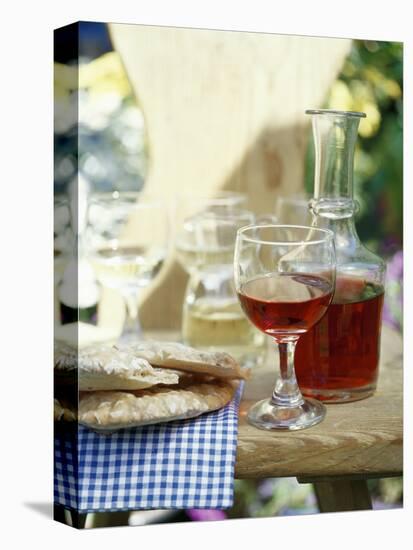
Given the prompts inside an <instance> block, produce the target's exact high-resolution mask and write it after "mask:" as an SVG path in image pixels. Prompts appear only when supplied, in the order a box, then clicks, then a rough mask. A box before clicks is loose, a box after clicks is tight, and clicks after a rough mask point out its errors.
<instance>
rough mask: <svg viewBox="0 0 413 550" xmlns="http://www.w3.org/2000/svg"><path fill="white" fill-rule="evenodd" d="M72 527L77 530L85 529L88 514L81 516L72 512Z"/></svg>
mask: <svg viewBox="0 0 413 550" xmlns="http://www.w3.org/2000/svg"><path fill="white" fill-rule="evenodd" d="M71 516H72V526H73V527H75V528H76V529H84V528H85V525H86V518H87V514H81V513H79V512H75V511H74V510H72V512H71Z"/></svg>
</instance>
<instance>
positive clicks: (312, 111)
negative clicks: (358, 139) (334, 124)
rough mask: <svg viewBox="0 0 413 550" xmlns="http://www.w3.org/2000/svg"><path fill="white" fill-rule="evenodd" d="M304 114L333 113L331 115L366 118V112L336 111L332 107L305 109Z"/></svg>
mask: <svg viewBox="0 0 413 550" xmlns="http://www.w3.org/2000/svg"><path fill="white" fill-rule="evenodd" d="M305 114H306V115H333V116H354V117H357V118H366V116H367V115H366V113H362V112H359V111H336V110H334V109H306V111H305Z"/></svg>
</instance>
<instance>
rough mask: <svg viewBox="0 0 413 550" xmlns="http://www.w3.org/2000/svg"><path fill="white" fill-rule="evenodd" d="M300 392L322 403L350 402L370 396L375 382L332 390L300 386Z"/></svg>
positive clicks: (374, 389) (373, 390)
mask: <svg viewBox="0 0 413 550" xmlns="http://www.w3.org/2000/svg"><path fill="white" fill-rule="evenodd" d="M300 389H301V393H302V394H303V395H305V396H306V397H309V398H314V399H319V400H320V401H322V402H323V403H350V402H351V401H359V400H360V399H365V398H366V397H370V395H373V393H374V392H375V391H376V384H369V385H368V386H363V387H360V388H351V389H350V388H343V389H334V390H319V389H317V390H316V389H309V388H303V387H301V386H300Z"/></svg>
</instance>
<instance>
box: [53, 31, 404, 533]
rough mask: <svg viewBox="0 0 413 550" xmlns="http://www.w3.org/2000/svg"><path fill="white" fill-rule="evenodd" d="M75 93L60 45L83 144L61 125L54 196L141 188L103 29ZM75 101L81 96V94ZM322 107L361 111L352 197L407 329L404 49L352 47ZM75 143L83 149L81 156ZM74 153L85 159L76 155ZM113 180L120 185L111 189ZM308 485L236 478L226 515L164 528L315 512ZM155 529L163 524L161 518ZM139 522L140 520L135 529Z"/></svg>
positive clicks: (383, 484) (125, 104)
mask: <svg viewBox="0 0 413 550" xmlns="http://www.w3.org/2000/svg"><path fill="white" fill-rule="evenodd" d="M83 25H84V29H83V30H84V32H83V33H82V41H81V42H80V45H79V48H80V52H79V53H80V57H79V61H80V67H79V83H78V84H79V92H77V90H75V89H73V87H72V84H71V82H73V78H72V77H71V74H70V73H71V72H73V71H77V66H76V63H77V57H74V55H73V52H71V51H69V50H65V42H64V40H63V42H62V43H60V44H57V45H56V52H58V53H59V57H57V58H56V59H55V74H56V88H55V94H56V101H58V102H61V104H62V105H64V104H65V103H70V102H73V101H77V99H78V100H79V144H77V134H76V131H75V130H74V127H73V121H70V120H67V121H66V123H65V121H63V122H62V123H61V124H60V126H56V128H55V150H56V154H55V192H56V193H57V194H59V193H63V192H64V190H65V189H66V187H67V185H69V184H70V182H71V181H74V180H75V178H76V176H77V169H78V170H79V180H81V181H83V182H85V184H86V185H90V186H92V187H93V188H94V189H97V190H112V189H119V190H130V189H133V190H139V189H140V188H142V187H143V185H144V184H145V179H146V176H147V174H148V171H149V170H150V162H151V151H150V134H151V129H150V128H147V127H146V125H145V117H144V113H143V112H142V110H141V109H140V106H139V97H136V96H135V95H134V94H133V92H132V89H131V86H130V85H129V81H128V77H127V75H126V73H125V70H124V67H123V65H122V61H121V59H120V57H119V56H118V54H117V53H116V52H115V51H113V48H112V45H111V42H110V38H109V34H108V30H107V27H106V25H104V24H99V23H84V24H83ZM76 94H78V96H77V95H76ZM323 107H325V108H332V109H343V110H353V111H363V112H365V113H366V114H367V118H366V119H364V120H362V121H361V124H360V128H359V139H358V142H357V150H356V157H355V198H356V200H357V201H358V203H359V205H360V210H359V212H358V215H357V229H358V232H359V235H360V238H361V240H362V241H363V242H364V243H365V244H366V245H367V246H368V247H369V248H370V249H371V250H373V251H374V252H377V253H378V254H379V255H381V256H382V257H384V258H385V259H386V260H387V262H388V271H387V283H386V301H385V312H384V321H385V322H386V323H388V324H390V325H391V326H392V327H394V328H396V329H397V330H400V331H401V330H402V328H403V317H402V291H403V278H402V277H403V251H402V248H403V45H402V44H401V43H395V42H378V41H365V40H354V41H353V42H352V48H351V51H350V54H349V55H348V57H347V59H346V60H345V63H344V65H343V67H342V69H341V72H340V74H339V75H338V77H337V79H336V80H335V82H334V83H333V85H332V86H331V89H330V90H329V93H328V95H327V97H326V98H325V104H324V105H323ZM308 132H309V135H308V137H309V139H308V153H307V158H306V169H305V181H304V182H303V187H304V189H305V191H306V193H308V194H309V195H311V194H312V190H313V161H314V159H313V150H314V147H313V143H312V139H311V136H310V132H311V128H310V125H309V128H308ZM77 146H79V151H77ZM77 155H79V157H78V158H77ZM114 182H115V183H114ZM369 485H370V489H371V492H372V495H373V506H374V509H383V508H394V507H400V506H402V500H403V485H402V479H401V478H389V479H382V480H370V481H369ZM317 511H318V509H317V504H316V500H315V496H314V492H313V490H312V486H311V485H308V484H307V485H299V484H298V483H297V481H296V480H295V479H290V478H288V479H264V480H260V481H252V480H248V481H246V480H236V481H235V504H234V506H233V507H232V508H231V509H230V510H227V511H196V510H192V511H182V512H177V513H176V515H175V518H174V519H171V517H170V516H169V515H168V519H167V521H169V522H170V521H174V520H175V521H188V520H208V519H224V518H226V517H228V518H242V517H264V516H265V517H268V516H280V515H291V514H308V513H317ZM157 521H158V522H159V520H157ZM138 523H139V522H138Z"/></svg>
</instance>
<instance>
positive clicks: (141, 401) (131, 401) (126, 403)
mask: <svg viewBox="0 0 413 550" xmlns="http://www.w3.org/2000/svg"><path fill="white" fill-rule="evenodd" d="M237 385H238V384H237V383H236V382H232V381H228V382H227V381H222V380H220V381H219V380H215V381H213V382H209V383H188V384H185V385H183V387H180V388H178V389H175V388H174V387H169V388H167V387H163V388H161V387H159V388H158V387H157V388H152V389H150V390H140V391H128V392H119V391H105V392H103V391H99V392H91V393H81V394H80V401H79V423H80V424H83V425H84V426H87V427H88V428H92V429H93V430H95V431H114V430H118V429H122V428H130V427H134V426H145V425H147V424H157V423H159V422H169V421H172V420H182V419H185V418H193V417H195V416H199V415H200V414H203V413H206V412H209V411H214V410H217V409H220V408H221V407H223V406H224V405H226V404H227V403H228V402H229V401H230V400H231V399H232V397H233V396H234V393H235V391H236V388H237Z"/></svg>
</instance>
